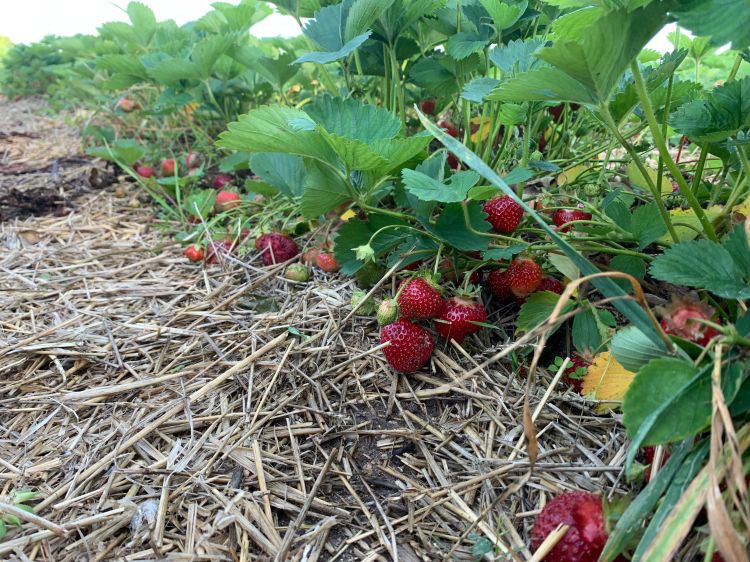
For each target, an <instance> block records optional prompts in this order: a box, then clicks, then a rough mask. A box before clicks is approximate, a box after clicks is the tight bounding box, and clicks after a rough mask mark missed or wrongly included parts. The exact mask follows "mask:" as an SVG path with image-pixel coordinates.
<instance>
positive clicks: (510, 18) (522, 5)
mask: <svg viewBox="0 0 750 562" xmlns="http://www.w3.org/2000/svg"><path fill="white" fill-rule="evenodd" d="M479 1H480V3H481V4H482V6H484V9H485V10H487V13H489V14H490V16H491V17H492V23H493V24H494V25H495V29H496V30H497V31H503V30H504V29H508V28H510V27H512V26H513V25H515V24H516V22H517V21H518V20H519V19H520V18H521V16H522V15H523V13H524V12H525V11H526V8H528V7H529V3H528V2H527V1H526V0H522V1H521V2H517V3H513V4H508V3H506V2H497V1H496V0H479Z"/></svg>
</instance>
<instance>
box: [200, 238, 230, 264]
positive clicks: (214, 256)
mask: <svg viewBox="0 0 750 562" xmlns="http://www.w3.org/2000/svg"><path fill="white" fill-rule="evenodd" d="M232 250H234V241H233V240H214V241H213V242H211V243H210V244H209V245H208V251H207V252H206V263H219V256H222V257H224V256H226V255H227V254H230V253H232Z"/></svg>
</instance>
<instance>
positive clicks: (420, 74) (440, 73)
mask: <svg viewBox="0 0 750 562" xmlns="http://www.w3.org/2000/svg"><path fill="white" fill-rule="evenodd" d="M451 60H452V59H449V58H448V57H446V56H442V55H433V56H432V57H422V58H420V59H419V60H418V61H417V62H415V63H414V64H413V65H411V67H410V68H409V77H410V78H411V80H412V81H413V82H414V83H415V84H416V85H417V86H419V87H421V88H425V89H426V90H428V91H430V92H435V93H438V92H439V93H440V94H441V95H444V96H447V95H450V94H452V93H454V92H455V91H457V90H458V83H457V78H456V74H455V69H454V68H452V67H451V62H450V61H451Z"/></svg>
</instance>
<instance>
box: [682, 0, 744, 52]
mask: <svg viewBox="0 0 750 562" xmlns="http://www.w3.org/2000/svg"><path fill="white" fill-rule="evenodd" d="M672 14H673V15H674V16H676V17H677V21H678V23H679V25H681V26H682V27H684V28H686V29H688V30H690V31H691V32H692V33H693V34H694V35H699V36H702V37H711V40H712V41H711V42H712V43H713V44H714V45H715V46H717V47H720V46H722V45H725V44H726V43H730V42H731V43H732V48H733V49H736V50H739V49H743V48H744V47H747V46H748V45H750V6H749V5H748V2H747V0H690V1H687V2H682V3H681V5H680V7H679V8H677V9H675V10H674V11H673V12H672Z"/></svg>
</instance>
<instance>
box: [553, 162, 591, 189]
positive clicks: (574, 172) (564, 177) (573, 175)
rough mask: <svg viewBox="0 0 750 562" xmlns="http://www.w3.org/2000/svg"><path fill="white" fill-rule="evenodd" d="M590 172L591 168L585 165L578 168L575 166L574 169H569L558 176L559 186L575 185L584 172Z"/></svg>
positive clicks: (579, 165)
mask: <svg viewBox="0 0 750 562" xmlns="http://www.w3.org/2000/svg"><path fill="white" fill-rule="evenodd" d="M588 170H589V167H588V166H586V165H584V164H578V166H573V167H572V168H568V169H567V170H565V171H564V172H562V173H561V174H559V175H558V176H557V185H565V184H566V183H573V182H574V181H576V179H577V178H578V176H580V175H581V174H582V173H583V172H586V171H588Z"/></svg>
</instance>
